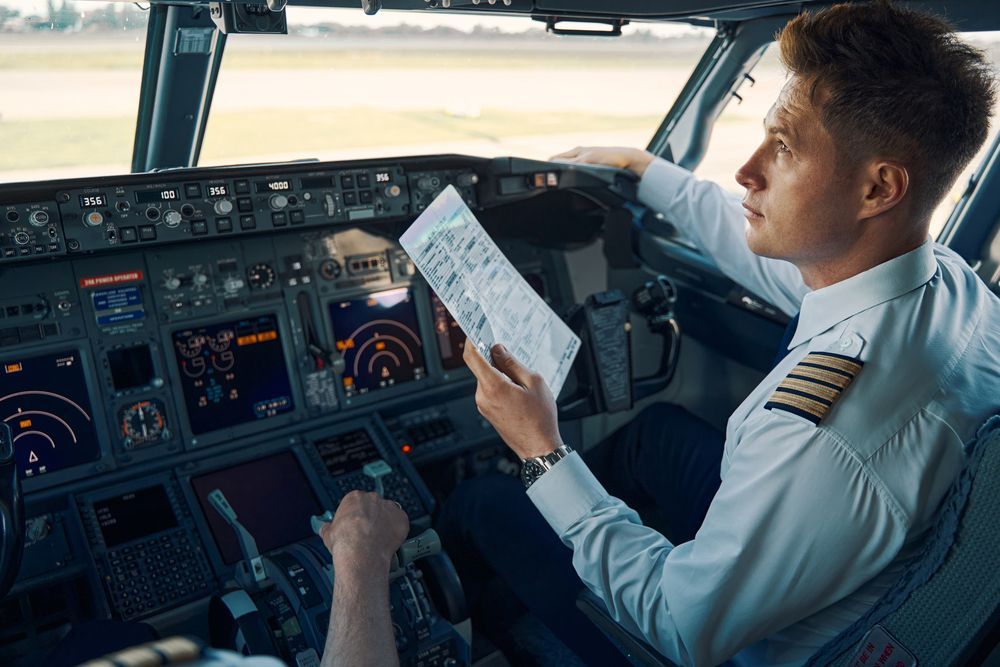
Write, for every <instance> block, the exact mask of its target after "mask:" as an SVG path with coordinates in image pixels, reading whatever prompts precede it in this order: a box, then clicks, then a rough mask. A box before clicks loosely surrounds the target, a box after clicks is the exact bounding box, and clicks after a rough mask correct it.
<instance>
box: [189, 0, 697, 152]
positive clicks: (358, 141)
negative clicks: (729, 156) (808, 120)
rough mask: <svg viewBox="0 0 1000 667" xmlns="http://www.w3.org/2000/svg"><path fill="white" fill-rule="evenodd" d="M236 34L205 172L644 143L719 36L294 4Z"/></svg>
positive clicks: (671, 28)
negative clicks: (277, 19)
mask: <svg viewBox="0 0 1000 667" xmlns="http://www.w3.org/2000/svg"><path fill="white" fill-rule="evenodd" d="M287 12H288V21H289V33H290V34H289V35H288V36H274V37H264V36H259V35H236V36H230V38H229V39H228V41H227V43H226V51H225V56H224V58H223V63H222V70H221V73H220V76H219V82H218V85H217V88H216V94H215V99H214V100H213V103H212V113H211V115H210V117H209V122H208V128H207V131H206V135H205V141H204V145H203V148H202V152H201V158H200V160H199V164H201V165H210V164H230V163H238V162H266V161H276V160H290V159H299V158H309V157H315V158H320V159H353V158H362V157H377V156H381V155H403V154H424V153H465V154H472V155H480V156H487V157H489V156H498V155H516V156H520V157H532V158H541V159H544V158H548V157H550V156H551V155H553V154H554V153H558V152H561V151H564V150H567V149H569V148H572V147H573V146H576V145H581V144H620V145H630V146H645V145H646V144H647V143H648V142H649V140H650V138H651V137H652V135H653V133H654V132H655V130H656V128H657V127H658V126H659V124H660V121H661V120H662V119H663V117H664V115H665V114H666V112H667V111H668V110H669V108H670V105H671V104H672V103H673V101H674V98H676V96H677V94H678V92H679V91H680V89H681V87H682V86H683V85H684V82H685V81H686V80H687V78H688V76H689V75H690V73H691V70H692V69H693V68H694V65H695V63H696V62H697V61H698V58H699V57H700V56H701V54H702V53H703V52H704V50H705V48H706V46H707V45H708V43H709V41H710V40H711V38H712V35H713V34H714V32H713V31H712V30H710V29H706V28H691V27H688V26H675V25H649V24H642V25H639V24H633V25H630V26H626V27H625V29H624V33H625V34H624V35H623V36H622V37H620V38H595V37H559V36H554V35H551V34H547V33H546V32H545V27H544V25H542V24H540V23H538V22H535V21H531V20H529V19H527V18H503V17H493V16H484V15H468V16H454V15H448V14H434V13H416V12H396V13H393V12H387V11H382V12H380V13H379V14H377V15H376V16H365V15H364V14H362V13H361V11H360V10H332V9H328V10H319V9H307V8H302V7H288V9H287Z"/></svg>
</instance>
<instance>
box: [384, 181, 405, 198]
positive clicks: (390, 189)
mask: <svg viewBox="0 0 1000 667" xmlns="http://www.w3.org/2000/svg"><path fill="white" fill-rule="evenodd" d="M402 192H403V191H402V189H400V187H399V186H398V185H396V184H395V183H393V184H392V185H387V186H386V187H385V196H386V197H388V198H389V199H395V198H396V197H398V196H399V195H400V194H401V193H402Z"/></svg>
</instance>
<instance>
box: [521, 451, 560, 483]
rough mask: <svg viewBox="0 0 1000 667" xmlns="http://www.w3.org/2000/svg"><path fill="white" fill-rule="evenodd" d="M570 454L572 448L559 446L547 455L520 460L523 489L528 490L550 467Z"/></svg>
mask: <svg viewBox="0 0 1000 667" xmlns="http://www.w3.org/2000/svg"><path fill="white" fill-rule="evenodd" d="M572 453H573V448H572V447H570V446H569V445H560V446H559V447H558V448H556V449H555V451H552V452H549V453H548V454H543V455H542V456H535V457H532V458H530V459H521V481H522V482H524V488H526V489H527V488H530V487H531V485H532V484H534V483H535V481H536V480H537V479H538V478H539V477H541V476H542V475H544V474H545V473H546V472H547V471H548V470H549V469H551V468H552V466H554V465H555V464H556V463H558V462H559V461H561V460H562V459H564V458H566V457H567V456H569V455H570V454H572Z"/></svg>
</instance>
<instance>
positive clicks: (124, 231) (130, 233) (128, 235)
mask: <svg viewBox="0 0 1000 667" xmlns="http://www.w3.org/2000/svg"><path fill="white" fill-rule="evenodd" d="M118 236H119V238H121V241H122V243H135V242H136V241H137V240H138V239H139V237H138V236H136V233H135V227H119V228H118Z"/></svg>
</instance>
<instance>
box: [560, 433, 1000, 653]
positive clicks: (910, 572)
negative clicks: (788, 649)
mask: <svg viewBox="0 0 1000 667" xmlns="http://www.w3.org/2000/svg"><path fill="white" fill-rule="evenodd" d="M966 455H967V459H966V464H965V467H964V468H963V470H962V473H961V474H960V475H959V478H958V479H957V480H956V481H955V483H954V484H953V485H952V488H951V489H950V490H949V492H948V495H947V496H946V497H945V500H944V502H943V504H942V509H941V511H940V514H939V516H938V520H937V523H936V525H935V527H934V530H933V531H932V535H931V537H930V539H929V541H928V543H927V544H926V545H925V547H924V549H923V550H922V551H921V552H920V554H919V555H918V556H916V557H915V558H914V559H913V560H912V561H911V562H910V564H909V565H908V566H907V568H906V570H905V571H904V572H903V575H902V576H901V577H900V579H899V581H897V582H896V584H895V585H894V586H893V587H892V588H891V589H889V591H888V592H887V593H886V594H885V595H884V596H883V597H882V598H881V599H880V600H879V601H878V602H876V603H875V605H874V606H873V607H872V608H871V609H870V610H869V611H868V613H866V614H865V615H864V616H862V617H861V618H859V619H858V620H857V621H856V622H855V623H853V624H852V625H851V626H850V627H848V628H847V629H846V630H844V631H843V632H842V633H841V634H840V635H838V636H837V637H835V638H834V639H832V640H831V641H830V642H829V643H828V644H827V645H826V646H824V647H823V648H822V649H820V651H819V652H818V653H816V654H815V655H814V656H813V657H812V658H810V660H809V661H808V663H807V667H821V666H826V665H830V666H832V667H841V666H847V665H850V666H852V667H853V666H854V665H901V666H902V667H915V666H916V665H927V666H930V665H933V666H934V667H939V666H940V667H945V666H948V665H956V666H957V665H974V664H980V663H982V662H983V661H984V660H985V659H986V658H987V656H988V655H989V654H990V652H991V651H992V649H993V648H994V647H995V645H996V643H997V639H998V637H1000V525H998V523H997V521H998V518H1000V415H997V416H994V417H991V418H990V419H989V420H988V421H987V422H986V423H985V424H983V426H982V427H981V428H980V429H979V431H978V432H977V434H976V436H975V437H974V438H973V439H972V441H970V442H969V443H968V444H967V445H966ZM577 606H578V607H579V608H580V610H581V611H583V613H584V614H586V616H587V617H588V618H590V620H591V621H593V622H594V624H595V625H596V626H597V627H598V628H600V629H601V631H602V632H604V634H605V635H607V636H608V638H609V639H611V641H612V642H614V643H615V644H616V645H617V646H618V647H619V649H620V650H621V651H622V653H623V654H624V655H626V656H627V657H628V658H629V660H631V661H632V663H633V664H634V665H637V666H639V667H664V666H669V665H672V664H673V663H671V662H670V661H669V660H667V659H666V658H664V657H663V656H662V655H660V654H659V653H658V652H657V651H656V649H654V648H653V647H652V646H650V645H649V644H648V643H646V642H645V641H643V640H642V639H640V638H638V637H636V636H634V635H632V634H630V633H629V632H628V631H626V630H625V629H624V628H622V627H621V626H619V625H618V624H617V623H615V622H614V620H613V619H612V618H611V616H610V615H609V614H608V612H607V610H606V608H605V606H604V603H603V602H602V601H601V600H600V599H599V598H597V596H595V595H594V594H593V593H590V592H589V591H584V592H583V593H581V594H580V596H579V597H578V598H577ZM890 657H891V658H892V660H889V658H890Z"/></svg>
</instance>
